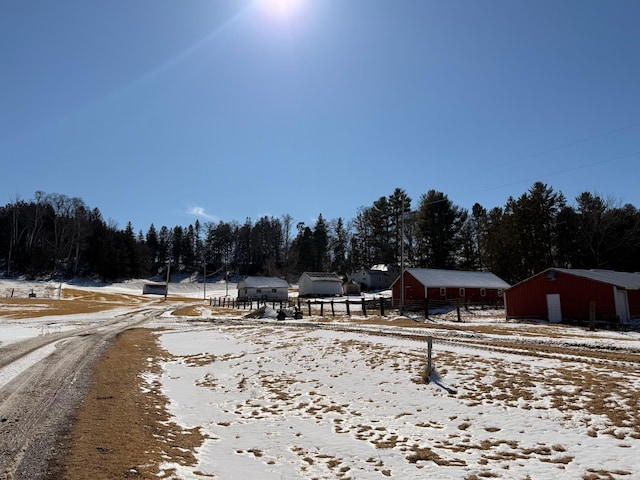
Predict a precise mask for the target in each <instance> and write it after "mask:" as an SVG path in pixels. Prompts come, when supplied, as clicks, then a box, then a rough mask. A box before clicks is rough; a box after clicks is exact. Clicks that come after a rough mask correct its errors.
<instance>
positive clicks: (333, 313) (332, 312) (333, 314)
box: [331, 300, 336, 317]
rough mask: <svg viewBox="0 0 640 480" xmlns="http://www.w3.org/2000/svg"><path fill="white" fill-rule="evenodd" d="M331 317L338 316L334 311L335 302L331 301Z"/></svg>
mask: <svg viewBox="0 0 640 480" xmlns="http://www.w3.org/2000/svg"><path fill="white" fill-rule="evenodd" d="M331 316H332V317H335V316H336V311H335V309H334V305H333V300H331Z"/></svg>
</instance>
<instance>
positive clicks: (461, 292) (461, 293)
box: [459, 288, 465, 297]
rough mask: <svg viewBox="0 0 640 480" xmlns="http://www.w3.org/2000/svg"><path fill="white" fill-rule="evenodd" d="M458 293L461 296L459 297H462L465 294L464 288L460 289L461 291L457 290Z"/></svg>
mask: <svg viewBox="0 0 640 480" xmlns="http://www.w3.org/2000/svg"><path fill="white" fill-rule="evenodd" d="M459 293H460V296H461V297H464V293H465V292H464V288H461V289H460V290H459Z"/></svg>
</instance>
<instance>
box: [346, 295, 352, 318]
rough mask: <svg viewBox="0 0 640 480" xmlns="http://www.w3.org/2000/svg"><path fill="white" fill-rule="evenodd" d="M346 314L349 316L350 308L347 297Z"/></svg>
mask: <svg viewBox="0 0 640 480" xmlns="http://www.w3.org/2000/svg"><path fill="white" fill-rule="evenodd" d="M346 305H347V315H349V316H351V309H350V308H349V299H348V298H347V303H346Z"/></svg>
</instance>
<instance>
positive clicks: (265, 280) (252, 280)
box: [242, 277, 289, 288]
mask: <svg viewBox="0 0 640 480" xmlns="http://www.w3.org/2000/svg"><path fill="white" fill-rule="evenodd" d="M242 282H244V286H245V287H249V288H289V284H288V283H287V282H286V281H285V280H283V279H281V278H277V277H247V278H245V279H244V280H242Z"/></svg>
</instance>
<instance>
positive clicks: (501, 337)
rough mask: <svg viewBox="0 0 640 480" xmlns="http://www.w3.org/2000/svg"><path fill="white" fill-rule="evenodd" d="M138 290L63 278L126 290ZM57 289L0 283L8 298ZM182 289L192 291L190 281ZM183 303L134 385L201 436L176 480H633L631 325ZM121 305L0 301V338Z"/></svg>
mask: <svg viewBox="0 0 640 480" xmlns="http://www.w3.org/2000/svg"><path fill="white" fill-rule="evenodd" d="M141 285H142V284H141V283H140V282H128V283H127V284H120V285H108V286H106V285H88V284H85V285H61V286H59V288H60V289H61V290H62V291H63V292H64V290H65V289H66V288H73V289H81V290H82V289H86V290H87V291H100V292H105V293H111V294H122V293H124V294H127V295H138V294H139V293H140V292H141V288H142V287H141ZM54 287H55V285H50V284H47V285H43V284H27V283H23V284H11V285H10V284H8V282H3V281H0V293H2V294H3V295H4V296H6V295H5V292H7V291H9V290H10V289H12V288H13V290H14V295H16V292H18V291H19V292H20V294H21V295H22V294H25V295H26V294H28V293H29V292H31V290H32V289H34V291H37V292H39V293H42V294H44V292H45V288H47V290H46V291H48V292H53V291H54V290H55V288H54ZM226 288H227V286H226V285H224V284H222V285H217V286H209V285H207V290H208V292H211V291H215V290H216V289H218V291H220V292H224V291H225V290H226ZM38 289H39V290H38ZM174 290H176V289H174ZM178 290H179V291H177V292H176V293H177V294H179V295H183V296H184V297H185V298H186V297H191V298H194V299H198V298H200V299H202V298H203V297H201V294H202V293H203V292H202V286H201V285H197V284H196V285H183V286H182V287H181V288H180V289H178ZM170 291H171V290H170ZM172 294H173V292H172ZM233 294H235V292H233ZM39 296H40V295H38V297H37V298H39ZM140 297H142V296H141V295H140ZM34 300H35V299H34ZM194 302H195V303H196V304H199V305H200V306H201V307H202V314H201V316H200V317H197V316H196V317H194V316H189V317H187V316H184V317H182V316H176V315H171V314H170V313H165V314H163V315H162V316H159V317H158V318H157V319H156V320H155V321H154V322H153V324H151V325H148V326H149V327H151V328H158V330H157V335H158V338H159V341H160V343H161V346H162V347H163V348H164V349H166V350H167V351H168V352H169V353H170V356H169V359H168V360H166V361H163V373H162V374H161V375H157V376H152V375H149V376H148V378H147V379H146V380H148V381H149V382H154V381H158V382H160V383H161V385H162V389H163V392H164V393H165V395H166V396H167V398H168V402H169V406H168V408H169V411H170V412H171V414H172V415H173V417H174V418H173V420H174V421H175V422H176V423H178V424H180V425H182V426H183V427H185V428H192V427H200V429H201V431H202V432H203V433H204V434H206V436H207V439H206V440H205V441H204V443H203V444H202V445H201V447H199V448H198V450H197V452H196V458H197V464H196V465H193V466H181V465H178V464H173V463H167V464H165V465H163V469H164V470H165V471H166V472H170V471H171V470H174V471H175V472H176V473H175V478H181V479H205V478H220V479H239V478H259V479H260V480H270V479H274V480H280V479H291V478H300V479H333V478H337V479H378V478H398V479H424V478H434V479H469V480H474V479H482V478H504V479H549V478H554V477H556V478H563V479H564V478H567V479H634V478H640V393H639V392H640V372H639V371H638V368H637V367H638V353H639V352H640V334H638V333H637V332H610V331H598V332H588V331H586V330H584V329H579V328H568V327H564V326H550V325H538V324H533V323H522V324H515V323H508V324H507V323H506V322H505V321H504V320H503V319H502V318H501V317H500V315H495V316H492V315H484V316H479V317H478V318H477V319H475V320H474V321H471V322H465V323H464V325H463V326H461V325H460V324H459V323H457V322H453V321H451V322H449V321H445V320H436V321H434V322H432V323H431V324H430V325H429V327H430V328H429V329H428V330H426V329H425V328H421V327H424V325H420V326H418V325H416V327H415V328H407V327H399V326H397V325H396V321H397V320H398V317H393V316H389V317H385V318H384V319H382V322H381V323H382V324H376V325H365V324H363V323H362V322H363V321H364V320H365V319H364V318H362V317H360V316H358V315H354V316H352V317H350V318H348V319H345V318H344V317H343V318H340V319H337V320H335V321H334V320H331V319H328V320H327V319H325V320H324V321H322V322H320V321H319V320H320V319H319V318H313V317H312V318H309V317H306V316H305V318H304V320H303V321H300V322H296V321H284V322H282V321H276V320H271V319H264V320H247V319H243V318H242V315H243V314H244V313H246V312H234V311H231V312H230V313H229V314H225V315H224V316H219V317H217V316H216V315H215V314H212V313H211V311H210V310H207V309H206V308H204V307H205V306H206V302H204V301H203V300H201V302H200V303H198V301H197V300H194ZM176 308H178V307H177V306H176ZM121 311H122V310H118V309H115V310H113V311H108V312H102V313H91V314H85V315H77V316H73V315H72V316H62V317H60V316H59V317H55V316H49V317H38V318H35V317H34V318H25V319H10V318H8V317H7V314H8V313H9V312H8V311H6V310H5V311H0V342H1V343H2V344H6V343H11V342H14V341H18V340H19V339H21V338H25V337H28V336H36V335H47V334H48V333H50V332H51V331H55V330H56V329H66V328H72V327H73V326H75V325H78V324H82V323H83V322H85V323H91V322H100V321H104V320H105V319H108V318H113V317H114V316H115V315H117V314H118V313H121ZM407 334H412V335H413V336H406V335H407ZM427 334H428V335H431V336H432V337H433V365H434V367H435V369H436V372H435V373H434V374H432V376H431V381H430V382H429V383H425V382H424V381H423V376H424V372H425V366H426V358H427V344H426V342H425V339H426V335H427ZM402 335H405V336H404V337H403V336H402ZM505 342H510V343H509V344H507V343H505ZM564 346H566V350H563V347H564ZM625 352H628V357H625V356H624V355H625ZM46 354H48V351H47V352H45V351H43V352H40V353H39V354H38V355H46ZM609 354H611V355H609ZM38 358H39V357H38V356H37V355H36V356H35V357H34V358H33V359H32V360H31V361H33V362H35V361H37V360H38ZM24 368H26V366H25V367H24ZM4 373H5V376H10V375H17V374H19V373H20V372H19V371H18V372H4ZM2 381H3V380H2V372H1V371H0V383H1V382H2ZM4 381H7V379H6V378H5V380H4Z"/></svg>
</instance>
